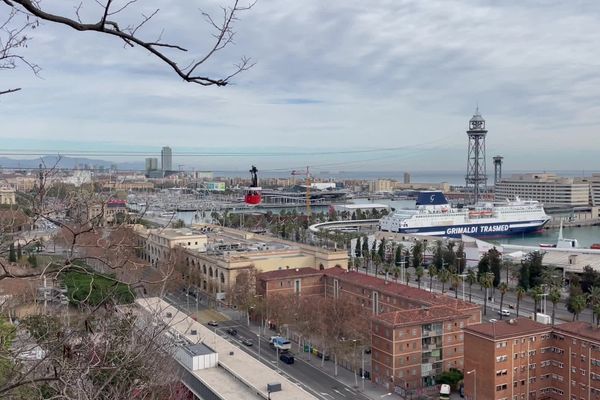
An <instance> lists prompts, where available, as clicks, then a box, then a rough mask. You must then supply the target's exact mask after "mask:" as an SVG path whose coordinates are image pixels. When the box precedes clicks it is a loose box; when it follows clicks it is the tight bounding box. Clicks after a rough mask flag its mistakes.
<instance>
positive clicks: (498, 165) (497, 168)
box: [492, 156, 504, 185]
mask: <svg viewBox="0 0 600 400" xmlns="http://www.w3.org/2000/svg"><path fill="white" fill-rule="evenodd" d="M492 159H493V160H494V185H496V184H498V183H500V181H501V180H502V160H503V159H504V157H502V156H495V157H493V158H492Z"/></svg>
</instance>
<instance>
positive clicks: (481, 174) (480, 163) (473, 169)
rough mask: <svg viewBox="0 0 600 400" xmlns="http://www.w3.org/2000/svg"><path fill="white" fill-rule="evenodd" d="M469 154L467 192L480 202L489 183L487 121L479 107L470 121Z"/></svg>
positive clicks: (474, 200)
mask: <svg viewBox="0 0 600 400" xmlns="http://www.w3.org/2000/svg"><path fill="white" fill-rule="evenodd" d="M467 135H468V136H469V153H468V157H467V176H466V179H465V180H466V184H467V191H469V192H472V193H473V202H474V203H477V202H478V201H479V195H480V193H481V191H482V189H484V188H485V186H486V183H487V175H486V170H485V136H486V135H487V130H486V129H485V119H483V117H482V116H481V114H479V107H478V108H477V109H476V111H475V115H473V118H471V119H470V120H469V130H468V131H467Z"/></svg>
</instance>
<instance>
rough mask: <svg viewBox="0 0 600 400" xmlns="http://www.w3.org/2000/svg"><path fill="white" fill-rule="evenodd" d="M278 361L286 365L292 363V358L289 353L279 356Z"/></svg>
mask: <svg viewBox="0 0 600 400" xmlns="http://www.w3.org/2000/svg"><path fill="white" fill-rule="evenodd" d="M279 359H280V360H281V361H283V362H284V363H286V364H293V363H294V356H293V355H292V354H291V353H283V354H281V355H280V356H279Z"/></svg>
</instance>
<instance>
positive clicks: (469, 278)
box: [466, 270, 477, 302]
mask: <svg viewBox="0 0 600 400" xmlns="http://www.w3.org/2000/svg"><path fill="white" fill-rule="evenodd" d="M466 279H467V283H468V284H469V302H471V293H472V291H473V284H474V283H476V282H477V275H475V272H473V270H469V272H467V277H466Z"/></svg>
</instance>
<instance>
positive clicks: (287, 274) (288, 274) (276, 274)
mask: <svg viewBox="0 0 600 400" xmlns="http://www.w3.org/2000/svg"><path fill="white" fill-rule="evenodd" d="M313 275H314V276H317V275H323V271H320V270H318V269H314V268H310V267H305V268H290V269H279V270H276V271H269V272H263V273H261V274H259V275H258V277H257V278H259V279H262V280H264V281H270V280H275V279H284V278H292V277H300V276H313Z"/></svg>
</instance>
